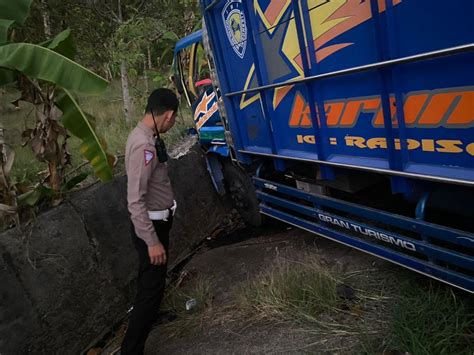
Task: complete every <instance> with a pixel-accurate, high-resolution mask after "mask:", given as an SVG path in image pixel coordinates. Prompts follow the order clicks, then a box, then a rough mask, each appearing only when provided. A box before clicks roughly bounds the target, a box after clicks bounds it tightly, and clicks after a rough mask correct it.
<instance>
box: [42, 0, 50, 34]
mask: <svg viewBox="0 0 474 355" xmlns="http://www.w3.org/2000/svg"><path fill="white" fill-rule="evenodd" d="M40 4H41V15H42V16H43V27H44V35H45V36H46V38H47V39H50V38H51V36H52V31H51V19H50V17H49V12H48V4H47V0H40Z"/></svg>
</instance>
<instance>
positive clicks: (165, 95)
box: [145, 88, 179, 115]
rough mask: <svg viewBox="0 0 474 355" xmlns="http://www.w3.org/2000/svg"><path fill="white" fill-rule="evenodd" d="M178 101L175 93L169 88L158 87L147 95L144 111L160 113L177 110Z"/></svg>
mask: <svg viewBox="0 0 474 355" xmlns="http://www.w3.org/2000/svg"><path fill="white" fill-rule="evenodd" d="M178 106H179V101H178V98H177V97H176V94H175V93H174V92H173V91H171V90H170V89H166V88H159V89H156V90H154V91H153V92H152V93H151V95H150V96H149V97H148V103H147V105H146V111H145V113H152V112H153V114H154V115H162V114H163V113H165V112H166V111H173V112H176V111H178Z"/></svg>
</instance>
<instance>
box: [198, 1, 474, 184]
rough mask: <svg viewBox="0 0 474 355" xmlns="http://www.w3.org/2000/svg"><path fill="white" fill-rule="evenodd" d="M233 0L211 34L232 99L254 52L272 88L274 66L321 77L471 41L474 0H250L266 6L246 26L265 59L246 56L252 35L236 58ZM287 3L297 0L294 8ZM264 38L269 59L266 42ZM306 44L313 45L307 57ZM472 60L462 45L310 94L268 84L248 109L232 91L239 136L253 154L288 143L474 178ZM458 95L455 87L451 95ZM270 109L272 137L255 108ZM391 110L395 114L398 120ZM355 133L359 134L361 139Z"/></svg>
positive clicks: (306, 152) (289, 147)
mask: <svg viewBox="0 0 474 355" xmlns="http://www.w3.org/2000/svg"><path fill="white" fill-rule="evenodd" d="M229 3H239V1H237V0H228V1H224V0H223V1H220V2H218V3H217V5H215V6H214V7H213V8H212V9H211V10H210V11H208V12H207V14H206V16H207V17H206V23H210V32H213V36H214V38H213V39H212V41H211V42H213V43H212V44H213V50H214V51H215V52H216V53H218V54H219V55H220V56H221V59H219V60H218V62H219V63H218V67H219V70H220V73H219V75H224V74H225V75H227V76H228V80H227V82H228V85H227V86H225V85H224V86H225V87H224V86H223V94H224V96H225V95H226V94H229V93H230V92H232V91H241V90H246V89H250V88H251V87H252V86H251V85H246V84H248V83H244V82H243V81H245V80H243V79H244V78H248V79H249V80H250V81H252V80H251V79H252V75H251V74H252V73H251V72H250V65H249V61H250V62H252V63H254V64H256V66H255V68H257V70H256V71H257V72H255V73H254V74H253V77H254V81H255V83H254V84H256V85H263V84H265V82H262V81H265V80H264V79H265V75H266V73H267V72H271V74H272V75H271V76H270V80H269V83H277V82H285V81H288V80H290V79H294V78H298V77H300V76H301V73H300V71H299V70H303V69H304V71H305V74H307V73H306V72H307V71H308V66H309V71H310V73H311V74H312V75H313V74H314V75H317V74H323V73H328V72H332V71H336V70H341V69H349V68H352V67H356V66H363V65H368V64H373V63H376V62H377V61H380V60H384V59H387V60H390V59H393V58H400V57H404V56H409V55H414V54H420V53H424V52H428V51H431V50H439V49H446V48H450V47H455V46H458V45H462V44H469V43H472V42H473V38H474V27H473V26H472V20H471V19H472V17H473V16H474V2H472V1H467V0H466V1H462V2H461V5H460V4H459V3H455V2H441V1H430V0H418V1H407V0H401V1H400V0H387V1H384V2H381V1H376V0H370V1H360V2H358V1H348V2H345V3H344V4H342V3H341V5H340V6H336V5H335V4H334V3H332V2H321V3H320V4H319V5H318V6H316V7H314V6H313V8H308V3H307V0H299V1H295V2H293V3H297V4H300V5H301V12H302V13H301V15H300V16H296V17H292V15H291V14H292V11H293V10H295V13H298V11H299V8H298V6H296V7H295V8H294V9H293V6H291V1H290V2H287V1H283V0H282V1H267V0H265V1H264V0H255V1H252V2H244V4H245V5H247V6H249V7H252V8H253V7H254V6H255V7H257V6H259V7H260V8H259V9H258V11H248V13H247V14H246V16H247V21H246V23H245V25H244V24H241V25H242V30H243V29H244V27H245V28H246V30H247V32H248V33H252V34H253V35H256V33H257V32H258V36H256V44H257V48H256V52H257V57H256V58H253V57H252V56H251V54H249V53H250V52H252V51H251V46H252V45H251V44H250V43H248V44H247V52H246V54H245V56H244V58H243V60H239V59H236V56H235V54H233V52H232V48H231V45H230V42H229V38H228V34H227V33H226V31H225V29H224V27H223V25H222V8H223V7H224V6H225V5H226V4H229ZM286 3H289V4H290V5H289V6H288V7H286V5H285V4H286ZM203 4H208V1H203ZM379 4H380V5H379ZM250 5H251V6H250ZM236 6H237V8H238V6H240V5H236ZM379 6H380V8H379ZM426 9H430V11H429V12H427V11H426ZM278 12H280V13H278ZM293 16H294V15H293ZM300 20H302V22H301V21H300ZM272 21H273V22H272ZM217 23H219V25H217ZM257 26H262V28H263V30H262V31H260V27H257ZM295 26H296V30H295ZM318 26H319V27H318ZM302 27H304V28H302ZM303 31H304V35H305V37H306V38H304V39H302V38H301V37H302V36H301V35H302V33H303ZM291 36H293V37H291ZM257 37H261V39H258V38H257ZM263 39H264V40H265V51H263V56H262V51H261V46H260V45H259V42H262V41H263ZM298 43H300V46H301V45H302V44H303V45H305V44H304V43H306V45H307V50H300V53H297V52H295V51H294V48H293V47H294V46H295V44H296V45H297V44H298ZM306 45H305V49H306ZM305 53H309V59H310V60H309V62H308V61H307V60H306V56H305V55H304V54H305ZM302 54H303V55H302ZM473 60H474V54H473V53H457V54H453V55H449V56H446V57H445V58H436V59H431V60H423V61H421V62H420V63H409V64H399V65H396V66H395V67H394V68H390V66H386V68H385V69H380V70H379V69H371V70H366V71H364V72H358V73H353V74H345V75H341V76H339V77H331V78H327V79H322V80H318V81H317V83H311V84H309V85H307V87H309V88H310V91H311V93H309V94H308V93H306V92H305V91H304V85H306V84H300V85H293V87H291V88H289V89H288V91H287V92H285V93H282V91H280V92H279V93H277V92H276V90H274V89H268V90H264V91H262V92H261V93H260V95H261V96H262V97H257V96H258V93H252V95H247V96H252V97H253V98H255V100H253V101H252V103H251V104H249V105H248V106H245V107H243V106H242V105H239V103H240V98H241V96H238V97H235V98H234V99H231V98H230V97H225V99H224V101H225V103H226V106H227V107H229V109H228V111H232V114H229V115H230V116H233V118H232V119H231V121H232V122H234V124H233V127H231V131H232V135H233V136H235V137H241V139H242V144H243V145H244V146H245V147H244V148H243V149H244V150H245V151H248V152H255V153H260V154H261V153H269V154H274V155H283V152H285V155H288V156H290V157H292V158H301V159H310V160H325V161H328V162H331V163H338V162H341V161H344V162H345V163H347V164H350V165H353V166H355V167H364V168H367V169H370V168H373V167H375V168H384V169H391V170H393V171H401V172H405V171H406V172H410V173H414V174H421V175H436V176H440V177H445V178H450V179H458V180H465V181H467V182H474V169H473V167H474V163H473V161H474V138H473V136H474V134H473V132H474V113H473V112H472V111H473V109H472V105H471V106H470V108H469V102H472V96H473V95H474V71H473V70H472V68H471V67H470V66H471V64H470V63H472V62H473ZM379 72H381V73H382V74H379ZM275 73H276V74H275ZM380 77H382V82H380ZM258 79H260V80H258ZM253 87H255V85H254V86H253ZM453 92H454V93H455V95H454V96H453V97H449V95H450V93H453ZM272 93H273V96H272ZM298 95H301V96H303V97H305V101H306V102H305V104H306V105H307V107H309V109H308V114H309V124H308V122H307V121H305V120H304V119H303V118H301V117H303V116H304V115H305V114H306V113H304V112H303V111H304V110H302V111H301V112H299V113H295V107H296V106H297V105H296V102H297V97H298ZM311 97H313V98H314V100H315V101H316V106H317V108H318V113H319V115H318V118H319V119H318V120H316V121H315V120H314V118H315V112H314V107H313V106H314V104H315V103H314V102H308V101H314V100H313V99H311ZM234 100H235V101H234ZM262 107H263V110H265V107H267V108H266V111H268V112H269V114H271V121H272V129H273V133H272V134H271V135H270V136H267V135H265V134H264V133H265V132H267V131H268V127H267V124H268V120H263V119H261V118H259V116H258V115H259V114H258V113H257V109H256V108H258V109H259V110H260V111H261V108H262ZM312 107H313V108H312ZM393 108H396V109H397V110H396V111H397V112H398V114H397V115H396V116H395V117H394V120H393V121H392V119H391V117H390V116H391V109H393ZM338 110H339V111H338ZM337 112H339V113H337ZM382 113H383V114H382ZM297 114H300V115H301V117H296V116H295V115H297ZM462 115H464V116H462ZM469 115H471V116H472V117H471V116H469ZM469 117H471V118H469ZM300 118H301V120H300V121H301V122H299V121H298V120H299V119H300ZM311 118H312V119H311ZM295 122H296V123H295ZM298 122H299V123H298ZM318 127H319V128H318ZM315 132H316V133H315ZM251 135H253V138H249V137H250V136H251ZM318 135H319V137H316V136H318ZM272 136H273V137H274V139H273V142H272ZM316 138H317V139H316ZM354 138H357V139H359V141H358V142H359V143H357V142H356V143H354ZM394 140H395V141H394ZM318 141H319V142H320V143H317V142H318ZM318 144H319V145H318ZM274 146H276V147H277V151H278V152H277V154H275V153H274V149H273V147H274ZM321 147H323V148H324V149H321ZM321 150H323V152H321ZM322 153H323V154H322ZM393 187H394V192H403V193H409V192H410V191H411V189H412V187H411V186H410V185H409V184H408V183H407V182H406V180H402V179H399V178H397V179H394V181H393Z"/></svg>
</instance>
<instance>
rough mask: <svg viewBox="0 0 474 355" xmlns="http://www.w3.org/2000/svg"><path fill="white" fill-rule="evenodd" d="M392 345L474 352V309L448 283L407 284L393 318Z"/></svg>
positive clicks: (408, 349) (420, 351)
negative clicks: (436, 284)
mask: <svg viewBox="0 0 474 355" xmlns="http://www.w3.org/2000/svg"><path fill="white" fill-rule="evenodd" d="M390 328H391V332H390V341H389V343H390V345H391V346H392V347H393V348H395V349H397V350H401V351H405V352H409V353H411V354H470V355H472V354H473V353H474V309H473V305H472V303H471V304H469V301H468V300H467V299H463V298H462V297H460V296H459V294H456V293H455V292H454V291H453V290H452V289H450V288H448V287H447V286H437V287H436V286H430V287H429V288H422V287H420V286H418V285H413V283H410V284H408V283H407V284H406V285H405V286H404V287H403V288H402V291H401V293H400V296H399V299H398V301H397V304H396V306H395V308H394V311H393V318H392V320H391V326H390Z"/></svg>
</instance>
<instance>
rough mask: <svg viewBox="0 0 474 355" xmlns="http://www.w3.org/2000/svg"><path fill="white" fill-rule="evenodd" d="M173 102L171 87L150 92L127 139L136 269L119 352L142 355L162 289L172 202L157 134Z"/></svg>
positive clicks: (170, 119) (171, 114) (168, 121)
mask: <svg viewBox="0 0 474 355" xmlns="http://www.w3.org/2000/svg"><path fill="white" fill-rule="evenodd" d="M178 104H179V102H178V99H177V98H176V95H175V94H174V93H173V92H172V91H171V90H168V89H157V90H155V91H153V92H152V94H151V95H150V97H149V98H148V104H147V107H146V112H145V116H144V118H143V119H142V120H141V121H140V122H139V123H138V125H137V127H135V129H134V130H133V131H132V132H131V133H130V135H129V136H128V140H127V146H126V149H125V166H126V170H127V177H128V182H127V200H128V210H129V212H130V215H131V220H132V239H133V243H134V245H135V248H136V250H137V252H138V259H139V269H138V289H137V295H136V299H135V303H134V306H133V310H132V312H131V315H130V320H129V324H128V328H127V332H126V334H125V338H124V340H123V343H122V347H121V354H122V355H129V354H133V355H135V354H143V350H144V348H145V342H146V339H147V337H148V334H149V333H150V331H151V328H152V326H153V324H154V323H155V322H156V320H157V317H158V310H159V306H160V303H161V300H162V298H163V293H164V290H165V278H166V271H167V256H168V240H169V231H170V229H171V224H172V220H173V214H174V210H175V209H176V203H175V201H174V200H173V191H172V189H171V183H170V179H169V177H168V166H167V163H166V160H167V154H166V150H165V148H164V144H163V143H162V141H161V138H160V133H165V132H167V131H168V130H169V129H170V128H171V127H173V125H174V123H175V119H176V111H177V110H178Z"/></svg>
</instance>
